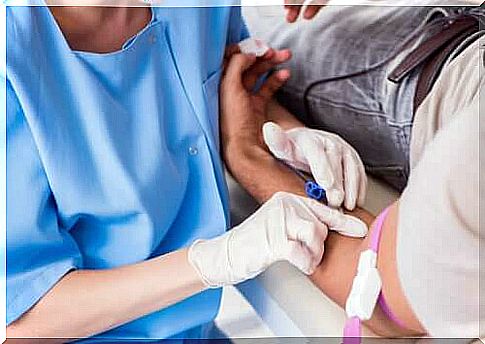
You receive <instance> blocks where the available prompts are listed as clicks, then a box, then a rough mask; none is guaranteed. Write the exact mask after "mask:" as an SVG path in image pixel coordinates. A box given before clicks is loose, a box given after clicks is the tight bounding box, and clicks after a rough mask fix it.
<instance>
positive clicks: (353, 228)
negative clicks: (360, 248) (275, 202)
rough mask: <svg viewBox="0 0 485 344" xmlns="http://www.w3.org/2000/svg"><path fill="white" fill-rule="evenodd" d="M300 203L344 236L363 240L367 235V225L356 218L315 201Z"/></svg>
mask: <svg viewBox="0 0 485 344" xmlns="http://www.w3.org/2000/svg"><path fill="white" fill-rule="evenodd" d="M298 199H299V201H300V202H303V203H304V204H305V205H306V206H307V207H308V208H309V209H310V210H311V211H312V212H313V214H314V215H315V216H316V217H317V218H318V219H319V220H320V221H321V222H323V223H324V224H326V225H327V227H328V228H329V229H330V230H332V231H336V232H339V233H340V234H342V235H345V236H349V237H355V238H362V237H365V236H366V235H367V232H368V228H367V225H366V224H365V223H364V222H362V221H361V220H359V219H358V218H356V217H353V216H350V215H346V214H343V213H341V212H340V211H338V210H336V209H332V208H330V207H327V206H325V205H323V204H321V203H319V202H317V201H315V200H313V199H308V198H303V197H300V198H298Z"/></svg>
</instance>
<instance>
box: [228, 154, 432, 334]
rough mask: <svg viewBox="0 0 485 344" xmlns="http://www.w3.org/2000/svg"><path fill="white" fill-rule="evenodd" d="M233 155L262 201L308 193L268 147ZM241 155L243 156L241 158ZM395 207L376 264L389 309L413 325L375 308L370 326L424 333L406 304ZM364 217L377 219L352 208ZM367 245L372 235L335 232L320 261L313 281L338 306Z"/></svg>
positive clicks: (242, 179)
mask: <svg viewBox="0 0 485 344" xmlns="http://www.w3.org/2000/svg"><path fill="white" fill-rule="evenodd" d="M243 146H244V145H242V146H241V147H240V148H239V149H241V150H244V149H247V151H240V152H239V153H238V154H236V155H235V157H236V156H237V157H239V158H238V159H234V160H227V159H226V162H227V163H228V166H229V168H230V169H231V167H234V169H232V171H233V175H234V177H235V178H236V179H237V180H238V181H239V183H241V184H242V185H243V186H244V187H245V188H246V190H247V191H248V192H249V193H250V194H251V195H252V196H253V197H254V198H256V199H257V200H258V201H259V202H264V201H266V200H267V199H269V198H270V197H271V196H272V195H273V194H274V193H276V192H278V191H286V192H292V193H295V194H299V195H303V196H304V195H305V192H304V183H303V181H302V180H301V179H300V178H299V177H298V176H296V174H295V173H294V172H293V171H291V170H290V169H288V168H287V167H286V166H285V165H283V164H281V163H279V162H278V161H276V160H275V159H274V158H273V157H272V156H271V155H270V154H269V152H267V151H265V150H264V149H262V148H259V147H250V148H248V147H243ZM242 157H243V158H242ZM396 213H397V206H394V208H393V209H392V211H391V213H390V215H389V219H388V221H386V223H385V226H384V229H383V234H382V239H381V249H380V252H379V259H378V265H379V270H380V273H381V277H382V280H383V292H384V295H385V297H386V300H387V301H388V303H389V305H390V306H391V309H392V310H393V311H395V312H396V314H397V315H398V317H399V318H400V319H401V320H403V321H404V322H405V324H407V326H408V327H409V328H410V329H412V330H411V331H403V330H401V329H399V328H398V327H396V325H394V324H393V323H392V322H390V321H389V320H388V319H387V317H385V316H384V315H383V314H382V312H381V311H380V310H379V309H377V310H376V312H375V315H374V317H373V319H372V320H371V321H370V322H369V323H368V326H369V327H370V328H371V329H372V330H373V331H374V332H376V333H377V334H381V335H387V336H403V335H408V336H409V335H417V334H420V333H423V332H424V330H423V329H422V328H421V326H420V324H419V322H418V320H417V319H416V318H415V316H414V314H413V312H412V310H411V308H410V307H409V305H408V304H407V301H406V299H405V297H404V294H403V292H402V291H401V288H400V283H399V278H398V274H397V267H396V259H395V252H396V239H395V237H396V231H397V219H396V218H397V215H396ZM351 214H352V215H353V216H356V217H358V218H360V219H362V220H363V221H364V222H366V223H367V224H368V225H371V223H372V222H373V221H374V216H372V215H371V214H370V213H369V212H367V211H365V210H363V209H356V210H355V211H353V212H352V213H351ZM367 248H368V239H366V240H362V239H353V238H348V237H344V236H341V235H339V234H336V233H333V232H331V233H330V234H329V236H328V240H327V242H326V244H325V255H324V258H323V261H322V264H321V265H320V267H319V268H318V270H317V271H316V273H315V274H314V275H313V276H311V279H312V281H313V282H314V283H315V284H316V285H317V286H318V287H319V288H320V289H321V290H322V292H323V293H324V294H326V295H328V296H329V297H330V298H331V299H332V300H334V301H335V302H336V303H338V304H339V305H340V306H342V307H343V306H344V304H345V300H346V298H347V296H348V294H349V291H350V288H351V284H352V281H353V278H354V276H355V273H356V270H357V262H358V259H359V255H360V253H361V252H362V251H363V250H365V249H367Z"/></svg>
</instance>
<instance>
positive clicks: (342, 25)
mask: <svg viewBox="0 0 485 344" xmlns="http://www.w3.org/2000/svg"><path fill="white" fill-rule="evenodd" d="M464 10H465V9H464V8H458V7H453V8H451V7H446V8H442V7H376V6H331V7H328V8H326V9H325V10H323V11H322V12H321V13H320V14H319V16H318V17H317V18H316V19H315V20H314V21H313V22H308V23H304V24H301V26H288V25H285V24H282V23H278V22H276V21H273V22H271V20H268V19H266V20H262V21H260V22H259V23H249V27H250V29H251V30H252V31H253V34H255V35H257V36H259V37H261V38H263V39H266V40H267V41H268V42H271V44H272V45H273V46H275V47H278V48H284V47H286V48H291V49H292V51H293V55H294V57H293V59H292V61H291V62H290V65H289V68H290V69H291V70H292V78H291V79H290V81H289V82H288V84H287V85H286V86H285V87H284V89H283V90H282V91H281V93H280V96H279V100H280V102H281V103H282V104H283V105H285V106H286V107H287V108H289V109H290V110H291V111H292V112H293V113H295V114H297V115H298V116H299V117H300V119H301V120H303V121H304V122H305V123H306V124H307V125H309V126H312V127H315V128H318V129H322V130H327V131H331V132H334V133H337V134H339V135H340V136H342V137H343V138H344V139H345V140H347V141H348V142H349V143H350V144H351V145H352V146H354V147H355V148H356V149H357V151H358V152H359V154H360V156H361V157H362V160H363V161H364V164H365V166H366V169H367V171H368V172H369V173H370V174H373V175H375V176H377V177H379V178H381V179H384V180H385V181H387V182H388V183H389V184H391V185H392V186H394V187H395V188H396V189H398V190H402V189H403V188H404V187H405V186H406V183H407V179H408V176H409V147H410V140H411V129H412V124H413V115H414V109H413V102H414V94H415V89H416V84H417V81H418V77H419V73H420V68H416V70H414V71H413V72H412V73H411V74H410V75H408V76H407V77H406V78H404V79H403V80H402V81H401V82H400V83H398V84H396V83H393V82H391V81H389V80H388V79H387V77H388V75H389V73H390V72H391V70H392V69H393V68H394V67H395V66H396V65H397V64H398V63H399V62H400V61H401V60H402V59H403V58H404V56H405V48H404V47H407V48H408V49H412V46H410V45H409V44H406V43H407V42H409V41H414V39H413V38H424V37H425V36H426V35H430V34H433V32H432V30H430V24H429V23H431V22H433V21H436V20H443V17H447V16H453V15H456V14H458V13H460V12H462V11H464ZM440 18H441V19H440ZM403 51H404V53H403Z"/></svg>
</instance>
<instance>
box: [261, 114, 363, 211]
mask: <svg viewBox="0 0 485 344" xmlns="http://www.w3.org/2000/svg"><path fill="white" fill-rule="evenodd" d="M263 137H264V142H265V143H266V145H267V146H268V148H269V150H270V151H271V153H272V154H273V155H274V156H275V157H276V158H278V159H280V160H283V161H284V162H285V163H287V164H288V165H290V166H292V167H294V168H296V169H299V170H302V171H305V172H308V173H311V174H312V175H313V178H315V181H316V182H317V183H318V184H320V186H322V187H323V188H324V189H325V191H326V192H327V199H328V204H329V205H330V206H331V207H335V208H339V207H340V206H342V203H343V205H344V206H345V208H347V209H348V210H354V209H355V207H356V205H358V206H362V205H364V202H365V197H366V192H367V176H366V174H365V169H364V164H363V163H362V160H360V157H359V154H358V153H357V152H356V151H355V149H354V148H352V146H350V145H349V144H348V143H347V142H345V141H344V140H343V139H342V138H341V137H340V136H338V135H335V134H332V133H328V132H325V131H321V130H314V129H310V128H295V129H291V130H287V131H284V130H283V129H281V127H280V126H278V125H277V124H275V123H272V122H268V123H266V124H265V125H264V126H263Z"/></svg>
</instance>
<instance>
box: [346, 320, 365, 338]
mask: <svg viewBox="0 0 485 344" xmlns="http://www.w3.org/2000/svg"><path fill="white" fill-rule="evenodd" d="M361 328H362V326H361V324H360V319H359V318H358V317H353V318H350V319H349V320H347V323H346V324H345V328H344V341H343V344H360V343H361V337H362V333H361Z"/></svg>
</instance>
